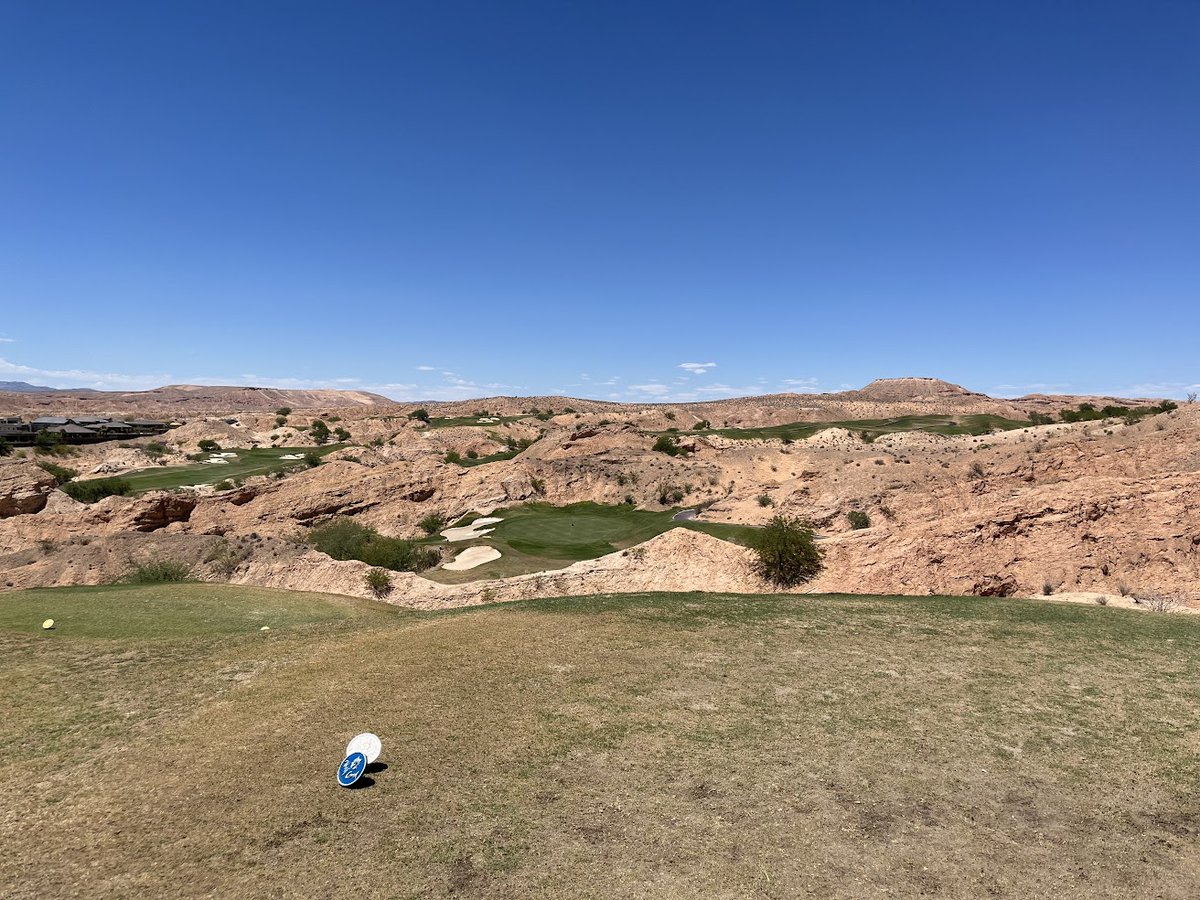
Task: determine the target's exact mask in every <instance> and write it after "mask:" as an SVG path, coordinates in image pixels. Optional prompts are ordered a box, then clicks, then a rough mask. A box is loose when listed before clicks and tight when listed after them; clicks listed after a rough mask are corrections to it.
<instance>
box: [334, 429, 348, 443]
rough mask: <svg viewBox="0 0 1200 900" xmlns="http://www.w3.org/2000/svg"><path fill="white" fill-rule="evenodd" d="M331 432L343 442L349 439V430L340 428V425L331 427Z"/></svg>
mask: <svg viewBox="0 0 1200 900" xmlns="http://www.w3.org/2000/svg"><path fill="white" fill-rule="evenodd" d="M333 434H334V436H335V437H336V438H337V439H338V440H339V441H341V442H342V443H343V444H344V443H346V441H348V440H350V432H348V431H347V430H346V429H345V428H342V427H340V426H339V427H337V428H335V429H333Z"/></svg>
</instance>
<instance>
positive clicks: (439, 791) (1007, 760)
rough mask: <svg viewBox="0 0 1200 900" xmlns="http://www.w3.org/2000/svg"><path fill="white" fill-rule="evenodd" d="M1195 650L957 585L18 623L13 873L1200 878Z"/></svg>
mask: <svg viewBox="0 0 1200 900" xmlns="http://www.w3.org/2000/svg"><path fill="white" fill-rule="evenodd" d="M172 587H173V589H175V590H178V589H179V588H178V586H172ZM206 588H207V589H208V590H212V588H211V586H206ZM125 590H126V591H128V590H132V589H125ZM139 590H146V591H150V590H153V589H151V588H145V589H139ZM227 590H228V591H229V594H228V602H229V603H230V604H234V605H236V604H237V602H238V600H237V591H238V590H239V589H237V588H228V589H227ZM11 596H12V597H19V596H20V595H11ZM283 596H285V597H286V596H287V595H283ZM101 597H102V595H101ZM9 601H10V597H0V607H2V606H3V604H5V603H7V602H9ZM100 602H103V601H102V600H101V601H100ZM255 602H256V603H258V604H259V605H260V606H261V604H262V602H263V598H262V597H261V596H260V597H258V598H256V600H255ZM330 602H337V601H330ZM347 611H349V612H347ZM228 619H230V617H225V619H223V621H224V620H228ZM232 620H233V621H240V617H238V616H233V617H232ZM1197 650H1200V623H1196V622H1194V621H1193V620H1192V618H1191V617H1182V616H1178V617H1177V616H1146V615H1139V614H1137V613H1129V612H1125V611H1121V610H1113V609H1100V608H1097V607H1082V606H1078V607H1077V606H1065V605H1053V604H1050V603H1041V602H1034V601H1012V600H981V599H954V598H932V599H930V600H899V599H890V598H848V597H811V598H802V599H797V598H794V597H791V598H779V597H774V598H744V597H739V598H731V597H724V596H719V595H675V596H669V595H646V596H635V597H613V598H609V597H600V598H575V599H566V600H557V601H543V602H539V603H531V604H518V605H508V606H502V607H490V608H480V609H473V610H469V611H465V612H459V613H454V614H443V615H436V616H419V615H404V614H400V615H396V614H393V613H392V611H391V610H376V609H375V608H374V607H371V606H368V605H366V604H358V605H352V606H344V607H342V608H340V609H339V615H338V616H336V617H333V618H331V619H330V620H329V621H324V622H316V621H307V620H306V621H302V622H298V623H297V624H295V625H294V626H289V627H284V628H281V629H279V630H278V631H272V632H271V633H270V634H269V635H266V636H264V635H261V634H258V633H256V632H255V633H244V634H236V633H235V634H230V633H228V631H227V630H223V631H221V632H220V633H214V634H212V635H204V634H202V633H197V634H194V635H192V636H176V637H171V638H167V639H158V638H155V637H154V636H153V635H147V636H145V637H130V636H124V637H121V638H102V637H80V638H73V637H71V636H70V635H67V634H61V633H60V634H57V635H56V636H55V637H54V638H53V639H47V638H46V637H45V636H44V635H39V634H18V633H15V632H0V700H2V701H3V706H4V708H5V710H6V711H8V714H6V715H5V717H4V718H3V719H2V720H0V748H2V749H3V753H2V754H0V760H3V762H0V774H2V775H3V779H2V780H0V810H3V814H2V815H0V846H2V847H3V848H4V865H3V867H2V868H0V871H2V872H3V874H2V875H0V894H2V895H4V896H6V897H18V898H24V897H47V896H72V897H102V896H121V897H162V896H221V897H231V896H247V897H264V896H280V897H283V896H288V897H290V896H305V897H311V896H320V897H342V896H346V897H435V896H466V897H514V896H535V897H536V896H542V897H642V896H663V897H668V896H669V897H793V896H804V895H809V894H811V895H814V896H826V897H828V896H844V897H860V896H867V897H875V896H888V895H891V896H916V895H921V894H926V895H933V896H945V897H979V896H1000V897H1029V896H1055V897H1080V898H1082V897H1089V898H1090V897H1101V896H1121V897H1134V896H1161V897H1181V898H1182V897H1189V896H1194V895H1195V893H1196V887H1197V885H1198V884H1200V858H1198V855H1197V850H1196V847H1197V836H1198V829H1200V803H1198V801H1197V800H1196V798H1195V790H1194V787H1195V784H1196V778H1197V775H1200V767H1198V763H1197V760H1198V759H1200V757H1198V755H1197V750H1198V749H1200V745H1198V744H1197V738H1196V735H1197V734H1198V733H1200V679H1198V678H1197V675H1200V672H1198V671H1197V670H1198V669H1200V663H1198V662H1197V660H1198V659H1200V655H1198V654H1197ZM13 710H15V712H13ZM364 729H371V730H374V731H376V732H377V733H379V734H380V736H381V737H382V738H383V742H384V753H383V756H382V758H381V761H382V762H384V763H386V764H387V768H386V770H381V771H377V772H375V773H373V774H372V775H371V776H370V777H371V779H372V782H371V783H370V784H368V785H367V786H366V787H365V788H364V789H361V790H343V789H340V788H338V787H337V786H336V784H335V783H334V769H335V767H336V765H337V762H338V760H339V759H340V755H341V752H342V749H343V747H344V744H345V742H346V740H347V739H348V738H349V737H350V736H351V735H352V734H354V733H356V732H357V731H361V730H364Z"/></svg>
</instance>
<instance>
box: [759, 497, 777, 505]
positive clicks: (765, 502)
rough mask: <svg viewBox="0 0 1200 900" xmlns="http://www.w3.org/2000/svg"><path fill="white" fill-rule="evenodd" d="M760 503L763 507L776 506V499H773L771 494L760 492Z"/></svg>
mask: <svg viewBox="0 0 1200 900" xmlns="http://www.w3.org/2000/svg"><path fill="white" fill-rule="evenodd" d="M758 505H759V506H762V507H767V506H774V505H775V501H774V500H772V499H771V495H770V494H759V495H758Z"/></svg>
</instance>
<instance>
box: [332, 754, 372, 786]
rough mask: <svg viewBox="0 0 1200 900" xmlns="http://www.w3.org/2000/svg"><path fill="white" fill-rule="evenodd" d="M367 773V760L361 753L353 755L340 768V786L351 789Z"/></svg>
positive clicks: (338, 773)
mask: <svg viewBox="0 0 1200 900" xmlns="http://www.w3.org/2000/svg"><path fill="white" fill-rule="evenodd" d="M365 771H367V758H366V757H365V756H363V755H362V754H361V753H351V754H350V755H348V756H347V757H346V758H345V759H343V760H342V764H341V765H340V766H338V771H337V780H338V784H340V785H341V786H342V787H350V785H352V784H354V782H356V781H358V779H360V778H362V776H363V772H365Z"/></svg>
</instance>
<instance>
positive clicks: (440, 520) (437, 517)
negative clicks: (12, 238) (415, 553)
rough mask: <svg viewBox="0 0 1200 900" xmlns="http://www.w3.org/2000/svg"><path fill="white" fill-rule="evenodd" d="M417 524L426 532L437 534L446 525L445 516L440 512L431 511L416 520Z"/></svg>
mask: <svg viewBox="0 0 1200 900" xmlns="http://www.w3.org/2000/svg"><path fill="white" fill-rule="evenodd" d="M417 525H418V526H419V527H420V529H421V530H422V531H423V532H425V533H426V534H437V533H438V532H439V531H441V530H442V529H443V528H445V527H446V517H445V516H444V515H442V514H441V513H440V512H431V513H430V514H429V515H427V516H426V517H425V518H423V519H422V520H421V521H420V522H418V523H417Z"/></svg>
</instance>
